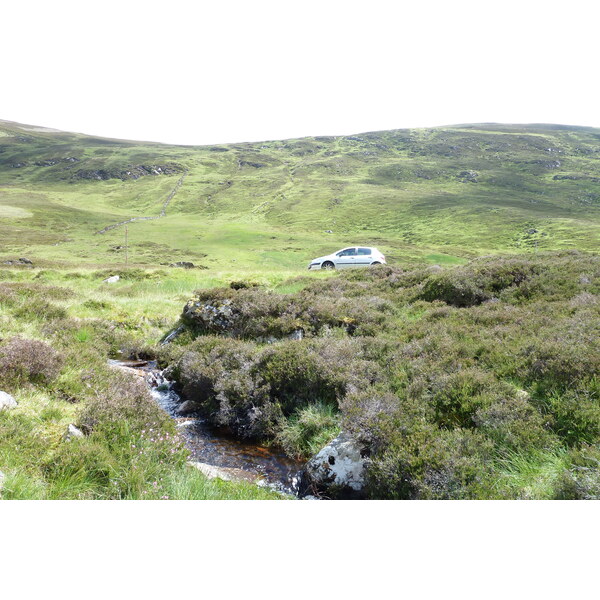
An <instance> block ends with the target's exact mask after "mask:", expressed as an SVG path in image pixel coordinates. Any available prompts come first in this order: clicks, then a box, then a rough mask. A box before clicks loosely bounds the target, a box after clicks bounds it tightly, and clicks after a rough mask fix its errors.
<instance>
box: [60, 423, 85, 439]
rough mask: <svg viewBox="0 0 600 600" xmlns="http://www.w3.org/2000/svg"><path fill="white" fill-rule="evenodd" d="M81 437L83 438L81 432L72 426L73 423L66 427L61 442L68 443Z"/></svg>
mask: <svg viewBox="0 0 600 600" xmlns="http://www.w3.org/2000/svg"><path fill="white" fill-rule="evenodd" d="M82 437H83V431H81V429H78V428H77V427H75V425H73V423H71V424H70V425H69V426H68V427H67V431H66V432H65V435H63V440H64V441H65V442H70V441H71V440H74V439H75V438H82Z"/></svg>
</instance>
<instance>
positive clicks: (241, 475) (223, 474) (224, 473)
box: [187, 461, 260, 483]
mask: <svg viewBox="0 0 600 600" xmlns="http://www.w3.org/2000/svg"><path fill="white" fill-rule="evenodd" d="M187 464H188V465H189V466H190V467H194V468H195V469H198V471H200V472H201V473H202V474H203V475H204V476H205V477H208V479H222V480H223V481H248V482H250V483H258V482H259V481H260V475H257V474H256V473H252V472H250V471H245V470H244V469H236V468H234V467H216V466H215V465H209V464H208V463H202V462H196V461H188V463H187Z"/></svg>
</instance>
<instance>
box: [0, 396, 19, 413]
mask: <svg viewBox="0 0 600 600" xmlns="http://www.w3.org/2000/svg"><path fill="white" fill-rule="evenodd" d="M17 406H18V404H17V401H16V400H15V399H14V398H13V397H12V396H11V395H10V394H7V393H6V392H0V410H10V409H11V408H16V407H17Z"/></svg>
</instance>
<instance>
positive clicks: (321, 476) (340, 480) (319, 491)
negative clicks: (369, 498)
mask: <svg viewBox="0 0 600 600" xmlns="http://www.w3.org/2000/svg"><path fill="white" fill-rule="evenodd" d="M365 462H366V457H365V455H364V452H363V449H362V448H361V447H360V446H359V444H358V443H357V442H356V441H355V440H354V439H352V438H351V437H350V436H349V435H348V434H346V433H341V434H340V435H339V436H338V437H336V438H335V439H334V440H333V441H332V442H330V443H329V444H328V445H327V446H325V447H324V448H323V449H322V450H321V451H320V452H319V453H318V454H316V455H315V456H313V457H312V458H311V459H310V460H309V461H308V462H307V463H306V465H305V467H304V471H303V474H302V484H301V495H303V496H306V495H321V496H324V497H328V498H363V497H364V491H363V490H364V485H365Z"/></svg>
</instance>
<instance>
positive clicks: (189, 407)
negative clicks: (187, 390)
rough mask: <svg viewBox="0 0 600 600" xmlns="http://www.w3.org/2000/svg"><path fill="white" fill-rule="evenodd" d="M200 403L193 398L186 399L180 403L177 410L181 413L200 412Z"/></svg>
mask: <svg viewBox="0 0 600 600" xmlns="http://www.w3.org/2000/svg"><path fill="white" fill-rule="evenodd" d="M198 410H200V405H199V404H198V403H197V402H194V401H193V400H186V401H185V402H182V403H181V404H180V405H179V408H178V409H177V412H178V413H179V414H180V415H191V414H192V413H195V412H198Z"/></svg>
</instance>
